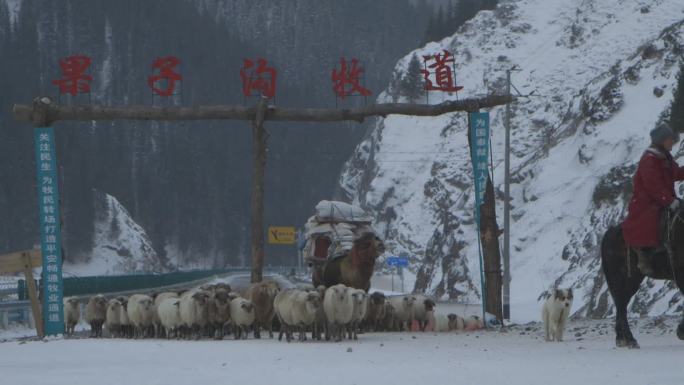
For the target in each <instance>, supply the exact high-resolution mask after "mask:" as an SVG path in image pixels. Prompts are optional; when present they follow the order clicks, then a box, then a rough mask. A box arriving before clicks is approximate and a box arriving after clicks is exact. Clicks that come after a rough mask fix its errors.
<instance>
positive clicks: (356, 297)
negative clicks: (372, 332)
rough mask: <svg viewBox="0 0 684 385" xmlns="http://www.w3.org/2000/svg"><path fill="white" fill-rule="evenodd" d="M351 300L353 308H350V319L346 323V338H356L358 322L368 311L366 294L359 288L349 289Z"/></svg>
mask: <svg viewBox="0 0 684 385" xmlns="http://www.w3.org/2000/svg"><path fill="white" fill-rule="evenodd" d="M350 290H351V296H352V301H353V303H354V309H353V310H352V319H351V321H350V322H349V324H348V325H347V333H348V336H347V338H349V339H352V338H353V339H355V340H357V339H358V336H357V331H358V328H359V325H360V323H361V322H362V321H363V319H364V318H366V312H367V311H368V294H367V293H366V292H365V291H364V290H361V289H350Z"/></svg>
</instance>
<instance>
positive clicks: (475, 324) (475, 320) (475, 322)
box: [464, 315, 484, 332]
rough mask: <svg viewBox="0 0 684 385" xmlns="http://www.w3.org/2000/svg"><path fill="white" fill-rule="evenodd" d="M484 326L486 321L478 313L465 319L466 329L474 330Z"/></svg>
mask: <svg viewBox="0 0 684 385" xmlns="http://www.w3.org/2000/svg"><path fill="white" fill-rule="evenodd" d="M482 328H484V322H482V319H481V318H480V317H478V316H476V315H471V316H469V317H467V318H465V320H464V329H465V330H466V331H469V332H470V331H474V330H479V329H482Z"/></svg>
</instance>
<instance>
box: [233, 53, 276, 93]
mask: <svg viewBox="0 0 684 385" xmlns="http://www.w3.org/2000/svg"><path fill="white" fill-rule="evenodd" d="M277 76H278V71H276V69H275V68H273V67H269V66H268V62H267V61H266V60H265V59H261V58H259V59H257V61H256V63H254V61H253V60H250V59H244V62H243V66H242V69H241V70H240V78H242V94H243V95H244V96H252V95H253V94H254V92H256V94H257V95H263V96H265V97H267V98H272V97H274V96H275V93H276V78H277Z"/></svg>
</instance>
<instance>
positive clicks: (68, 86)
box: [52, 55, 93, 96]
mask: <svg viewBox="0 0 684 385" xmlns="http://www.w3.org/2000/svg"><path fill="white" fill-rule="evenodd" d="M90 63H91V59H90V57H88V56H85V55H74V56H69V57H65V58H61V59H59V67H60V69H61V70H62V77H61V78H60V79H56V80H53V81H52V84H54V85H57V86H59V93H60V94H69V95H72V96H76V94H78V93H89V92H90V82H91V81H92V80H93V77H92V76H90V75H89V74H87V73H86V71H87V70H88V67H90Z"/></svg>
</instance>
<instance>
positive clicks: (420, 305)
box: [413, 294, 435, 332]
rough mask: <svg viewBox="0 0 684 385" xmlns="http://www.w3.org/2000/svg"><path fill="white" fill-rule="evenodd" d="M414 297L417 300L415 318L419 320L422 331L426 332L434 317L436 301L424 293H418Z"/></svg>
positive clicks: (414, 309) (414, 307)
mask: <svg viewBox="0 0 684 385" xmlns="http://www.w3.org/2000/svg"><path fill="white" fill-rule="evenodd" d="M414 297H415V298H416V301H415V303H414V304H413V318H414V319H415V320H416V321H418V326H419V327H420V331H422V332H424V331H425V328H426V327H427V325H428V323H429V322H430V320H431V319H433V317H434V310H435V301H433V300H432V298H429V297H427V296H424V295H422V294H417V295H415V296H414Z"/></svg>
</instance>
